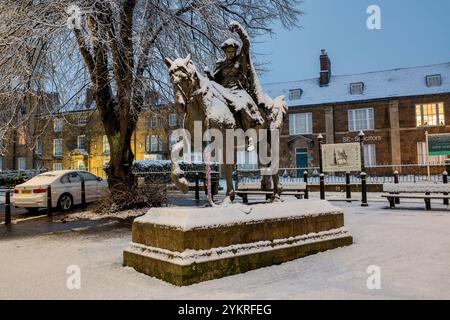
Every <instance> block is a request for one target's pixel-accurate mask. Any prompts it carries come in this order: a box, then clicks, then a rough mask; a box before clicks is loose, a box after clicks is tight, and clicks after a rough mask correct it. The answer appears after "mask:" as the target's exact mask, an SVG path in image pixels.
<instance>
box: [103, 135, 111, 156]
mask: <svg viewBox="0 0 450 320" xmlns="http://www.w3.org/2000/svg"><path fill="white" fill-rule="evenodd" d="M109 153H110V148H109V141H108V136H106V135H104V136H103V154H109Z"/></svg>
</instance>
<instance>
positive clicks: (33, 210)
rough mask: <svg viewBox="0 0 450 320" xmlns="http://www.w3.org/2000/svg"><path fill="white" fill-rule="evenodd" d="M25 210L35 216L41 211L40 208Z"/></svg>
mask: <svg viewBox="0 0 450 320" xmlns="http://www.w3.org/2000/svg"><path fill="white" fill-rule="evenodd" d="M25 210H27V211H28V213H31V214H35V213H37V212H38V210H39V209H38V208H25Z"/></svg>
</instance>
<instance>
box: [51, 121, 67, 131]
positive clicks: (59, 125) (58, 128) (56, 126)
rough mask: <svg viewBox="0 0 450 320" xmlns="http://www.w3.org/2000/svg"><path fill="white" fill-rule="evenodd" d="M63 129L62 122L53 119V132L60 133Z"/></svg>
mask: <svg viewBox="0 0 450 320" xmlns="http://www.w3.org/2000/svg"><path fill="white" fill-rule="evenodd" d="M63 129H64V120H63V119H62V118H55V119H53V131H54V132H62V131H63Z"/></svg>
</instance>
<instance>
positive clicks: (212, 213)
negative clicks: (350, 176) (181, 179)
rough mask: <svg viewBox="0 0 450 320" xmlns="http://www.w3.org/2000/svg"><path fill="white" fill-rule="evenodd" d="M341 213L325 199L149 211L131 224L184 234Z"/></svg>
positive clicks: (154, 209) (340, 210)
mask: <svg viewBox="0 0 450 320" xmlns="http://www.w3.org/2000/svg"><path fill="white" fill-rule="evenodd" d="M341 213H342V209H340V208H338V207H335V206H332V205H331V204H330V203H329V202H328V201H325V200H304V201H298V200H287V201H284V202H276V203H271V204H266V203H264V204H257V205H253V206H248V205H242V204H240V203H234V204H228V205H223V206H218V207H207V208H189V207H172V208H153V209H150V210H149V212H148V213H147V214H146V215H145V216H142V217H140V218H137V219H136V220H135V222H137V223H151V224H157V225H162V226H165V227H170V228H176V229H179V230H183V231H187V230H193V229H204V228H212V227H215V226H231V225H235V224H245V223H255V222H260V221H266V220H276V219H289V218H291V219H294V218H299V217H305V216H318V215H323V214H341Z"/></svg>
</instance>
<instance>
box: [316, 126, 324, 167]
mask: <svg viewBox="0 0 450 320" xmlns="http://www.w3.org/2000/svg"><path fill="white" fill-rule="evenodd" d="M317 140H318V141H319V169H320V173H323V162H322V142H323V136H322V134H319V136H318V137H317Z"/></svg>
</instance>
